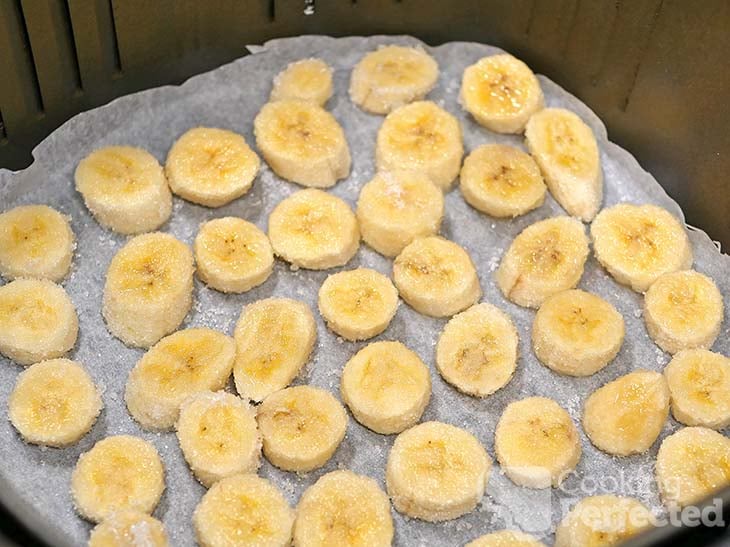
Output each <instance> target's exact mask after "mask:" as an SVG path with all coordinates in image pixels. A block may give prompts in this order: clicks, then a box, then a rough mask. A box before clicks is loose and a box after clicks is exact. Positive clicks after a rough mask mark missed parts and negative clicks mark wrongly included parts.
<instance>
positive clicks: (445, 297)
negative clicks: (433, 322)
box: [393, 236, 482, 317]
mask: <svg viewBox="0 0 730 547" xmlns="http://www.w3.org/2000/svg"><path fill="white" fill-rule="evenodd" d="M393 281H394V282H395V286H396V287H398V292H399V293H400V295H401V297H402V298H403V300H405V301H406V302H407V303H408V304H409V305H410V306H411V307H412V308H413V309H415V310H416V311H417V312H419V313H423V314H425V315H430V316H431V317H447V316H450V315H454V314H455V313H458V312H460V311H462V310H464V309H466V308H468V307H469V306H471V305H472V304H474V303H475V302H476V301H477V300H479V297H480V296H481V295H482V289H481V286H480V285H479V278H478V277H477V271H476V268H475V267H474V263H473V262H472V260H471V257H470V256H469V254H468V253H467V252H466V251H465V250H464V249H463V248H462V247H459V245H457V244H456V243H454V242H453V241H448V240H446V239H444V238H442V237H438V236H431V237H424V238H419V239H416V240H414V241H413V242H412V243H410V244H409V245H407V246H406V248H405V249H403V251H401V253H400V254H399V255H398V256H397V257H396V259H395V262H394V263H393Z"/></svg>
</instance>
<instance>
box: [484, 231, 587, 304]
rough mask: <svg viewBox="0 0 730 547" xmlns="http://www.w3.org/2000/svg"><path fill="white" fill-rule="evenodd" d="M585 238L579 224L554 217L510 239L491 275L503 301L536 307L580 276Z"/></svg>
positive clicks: (570, 286) (584, 254)
mask: <svg viewBox="0 0 730 547" xmlns="http://www.w3.org/2000/svg"><path fill="white" fill-rule="evenodd" d="M587 258H588V238H587V237H586V234H585V230H584V229H583V225H582V224H581V223H580V221H578V220H576V219H574V218H570V217H554V218H548V219H545V220H541V221H538V222H535V223H534V224H531V225H530V226H528V227H527V228H525V229H524V230H522V232H520V233H519V234H518V235H517V237H516V238H515V239H514V241H513V242H512V244H511V245H510V247H509V249H508V250H507V252H506V253H505V255H504V256H503V257H502V262H501V263H500V264H499V268H497V271H496V272H495V274H494V278H495V280H496V281H497V286H498V287H499V289H500V290H501V291H502V294H504V296H505V298H507V300H510V301H512V302H514V303H515V304H518V305H520V306H524V307H527V308H539V307H540V306H541V305H542V303H543V302H545V300H547V299H548V298H549V297H551V296H552V295H554V294H556V293H559V292H561V291H565V290H568V289H572V288H573V287H575V286H576V285H577V284H578V282H579V281H580V278H581V277H582V276H583V268H584V266H585V263H586V259H587Z"/></svg>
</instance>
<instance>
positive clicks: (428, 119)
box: [375, 101, 464, 191]
mask: <svg viewBox="0 0 730 547" xmlns="http://www.w3.org/2000/svg"><path fill="white" fill-rule="evenodd" d="M463 155H464V145H463V143H462V135H461V126H460V125H459V120H457V119H456V118H455V117H454V116H453V115H451V114H449V113H448V112H447V111H446V110H444V109H443V108H441V107H439V106H437V105H436V104H435V103H432V102H431V101H418V102H415V103H411V104H409V105H406V106H401V107H399V108H396V109H395V110H393V111H392V112H391V113H390V114H388V116H387V117H386V118H385V121H384V122H383V125H381V126H380V130H379V131H378V139H377V144H376V149H375V161H376V164H377V167H378V170H379V171H395V170H397V169H407V170H412V171H420V172H422V173H424V174H425V175H426V176H428V178H429V179H431V181H433V183H434V184H435V185H436V186H438V187H439V188H441V189H442V190H444V191H446V190H448V189H449V188H451V184H452V183H453V182H454V179H456V177H457V176H458V174H459V169H460V168H461V157H462V156H463Z"/></svg>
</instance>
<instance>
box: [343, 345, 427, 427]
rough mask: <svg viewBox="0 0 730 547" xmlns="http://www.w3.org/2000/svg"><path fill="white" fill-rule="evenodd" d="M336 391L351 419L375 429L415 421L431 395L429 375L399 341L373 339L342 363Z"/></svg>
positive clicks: (413, 354) (417, 358)
mask: <svg viewBox="0 0 730 547" xmlns="http://www.w3.org/2000/svg"><path fill="white" fill-rule="evenodd" d="M340 394H341V396H342V400H343V402H344V403H345V404H346V405H347V406H348V407H349V408H350V411H351V412H352V415H353V416H354V417H355V419H356V420H357V421H358V422H360V423H361V424H362V425H364V426H365V427H367V428H370V429H372V430H373V431H375V432H376V433H382V434H383V435H390V434H391V433H400V432H401V431H403V430H405V429H408V428H409V427H411V426H413V425H415V424H416V423H417V422H418V420H420V419H421V416H422V415H423V411H424V410H425V409H426V406H427V405H428V401H429V399H430V398H431V375H430V373H429V371H428V367H427V366H426V365H425V364H424V363H423V361H421V358H420V357H418V355H416V353H415V352H413V351H411V350H410V349H408V348H407V347H406V346H404V345H403V344H401V343H400V342H392V341H386V342H373V343H372V344H368V345H367V346H365V347H364V348H362V349H361V350H360V351H358V352H357V353H356V354H355V355H354V356H352V358H350V360H349V361H348V362H347V364H345V368H344V369H343V371H342V377H341V380H340Z"/></svg>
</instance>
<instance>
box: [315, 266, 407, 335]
mask: <svg viewBox="0 0 730 547" xmlns="http://www.w3.org/2000/svg"><path fill="white" fill-rule="evenodd" d="M397 309H398V290H397V289H396V288H395V286H394V285H393V283H392V282H391V281H390V279H389V278H388V277H387V276H385V275H383V274H381V273H379V272H376V271H375V270H371V269H369V268H357V269H355V270H347V271H344V272H338V273H336V274H332V275H330V276H329V277H327V279H325V280H324V283H322V286H321V287H320V289H319V313H321V314H322V317H324V320H325V322H326V323H327V326H328V327H329V328H331V329H332V330H333V331H334V332H335V333H337V334H339V335H340V336H342V337H343V338H344V339H346V340H351V341H356V340H367V339H368V338H372V337H373V336H375V335H377V334H380V333H381V332H383V331H384V330H385V329H387V328H388V325H389V324H390V321H391V320H392V319H393V316H395V312H396V310H397Z"/></svg>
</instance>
